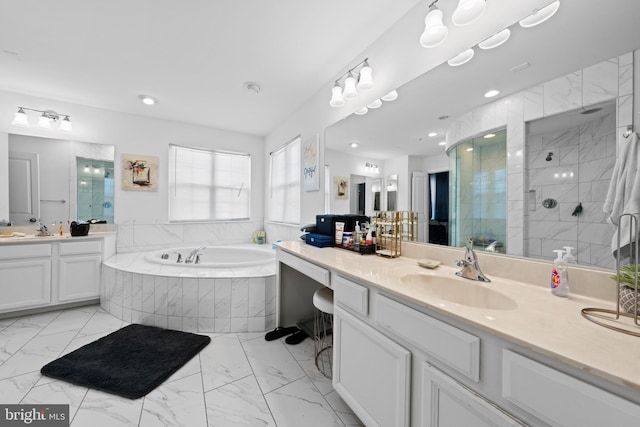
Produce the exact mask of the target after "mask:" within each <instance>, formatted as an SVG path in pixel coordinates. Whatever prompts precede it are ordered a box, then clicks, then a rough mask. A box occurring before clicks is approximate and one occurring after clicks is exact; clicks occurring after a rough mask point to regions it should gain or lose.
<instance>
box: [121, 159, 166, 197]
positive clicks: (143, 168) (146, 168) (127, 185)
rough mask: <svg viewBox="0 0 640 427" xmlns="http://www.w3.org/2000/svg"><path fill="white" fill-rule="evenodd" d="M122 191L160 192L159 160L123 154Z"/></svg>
mask: <svg viewBox="0 0 640 427" xmlns="http://www.w3.org/2000/svg"><path fill="white" fill-rule="evenodd" d="M122 189H123V190H127V191H158V158H157V157H156V156H148V155H144V154H123V155H122Z"/></svg>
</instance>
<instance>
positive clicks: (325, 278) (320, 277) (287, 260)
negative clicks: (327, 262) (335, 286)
mask: <svg viewBox="0 0 640 427" xmlns="http://www.w3.org/2000/svg"><path fill="white" fill-rule="evenodd" d="M278 261H279V262H282V263H284V264H287V265H288V266H289V267H291V268H295V269H296V270H298V271H299V272H301V273H302V274H304V275H305V276H308V277H310V278H312V279H313V280H315V281H316V282H318V283H321V284H323V285H324V286H326V287H329V288H330V287H331V283H330V281H329V270H327V269H326V268H322V267H318V266H317V265H315V264H313V263H310V262H309V261H305V260H303V259H302V258H298V257H297V256H295V255H291V254H290V253H288V252H284V251H283V250H281V249H279V250H278Z"/></svg>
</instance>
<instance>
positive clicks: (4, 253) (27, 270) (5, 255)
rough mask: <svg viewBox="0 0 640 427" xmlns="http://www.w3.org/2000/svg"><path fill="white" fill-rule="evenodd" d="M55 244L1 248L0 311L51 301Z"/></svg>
mask: <svg viewBox="0 0 640 427" xmlns="http://www.w3.org/2000/svg"><path fill="white" fill-rule="evenodd" d="M51 250H52V245H51V244H33V245H23V246H22V245H21V246H13V245H11V246H1V247H0V313H4V312H8V311H14V310H20V309H25V308H34V307H41V306H44V305H48V304H49V303H50V302H51Z"/></svg>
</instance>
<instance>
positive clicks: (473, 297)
mask: <svg viewBox="0 0 640 427" xmlns="http://www.w3.org/2000/svg"><path fill="white" fill-rule="evenodd" d="M400 280H401V281H402V283H404V284H406V285H411V286H416V287H420V288H423V289H426V290H427V291H428V293H429V294H431V295H433V296H434V297H435V298H438V299H441V300H444V301H448V302H452V303H455V304H461V305H466V306H469V307H477V308H485V309H489V310H514V309H515V308H516V307H517V304H516V302H515V301H514V300H512V299H511V298H509V297H508V296H506V295H504V294H502V293H500V292H498V291H495V290H493V289H491V283H483V282H477V281H473V280H467V279H463V278H459V277H447V276H437V275H430V274H407V275H405V276H402V277H401V278H400Z"/></svg>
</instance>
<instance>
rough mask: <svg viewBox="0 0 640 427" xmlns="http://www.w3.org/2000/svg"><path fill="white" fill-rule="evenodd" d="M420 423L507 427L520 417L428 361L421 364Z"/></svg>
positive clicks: (515, 422)
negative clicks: (509, 412)
mask: <svg viewBox="0 0 640 427" xmlns="http://www.w3.org/2000/svg"><path fill="white" fill-rule="evenodd" d="M420 391H421V394H422V400H421V401H420V409H421V414H420V416H421V418H422V423H421V424H420V425H422V426H430V427H435V426H439V427H445V426H447V427H459V426H473V427H507V426H522V425H524V424H522V423H521V422H520V421H518V420H517V419H515V418H513V417H511V416H509V414H507V413H506V412H504V411H503V410H502V409H500V408H498V407H496V406H495V405H493V404H492V403H491V402H489V401H488V400H486V399H485V398H484V397H482V396H480V395H479V394H478V393H476V392H474V391H472V390H471V389H469V388H467V387H465V386H464V385H462V384H461V383H459V382H457V381H455V380H454V379H453V378H451V377H450V376H448V375H446V374H444V373H443V372H442V371H440V370H438V369H437V368H435V367H433V366H431V365H430V364H428V363H425V364H423V367H422V378H421V390H420Z"/></svg>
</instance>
